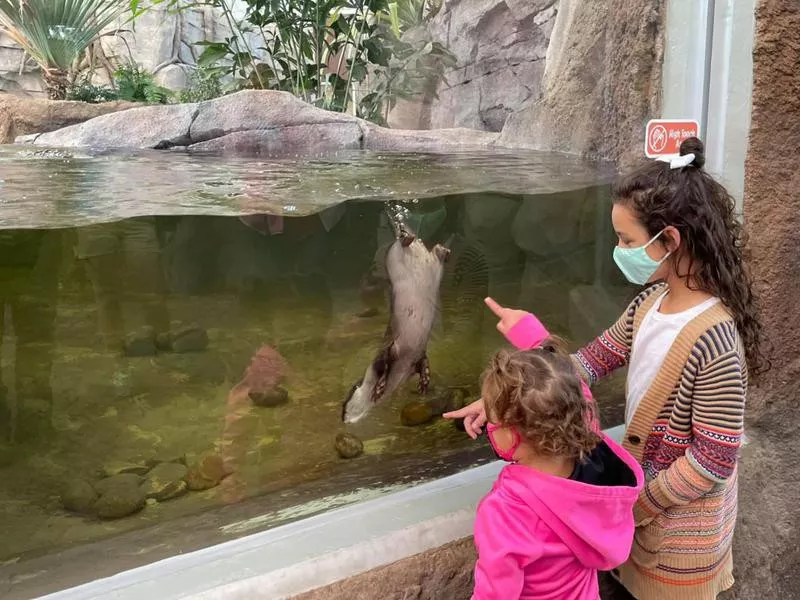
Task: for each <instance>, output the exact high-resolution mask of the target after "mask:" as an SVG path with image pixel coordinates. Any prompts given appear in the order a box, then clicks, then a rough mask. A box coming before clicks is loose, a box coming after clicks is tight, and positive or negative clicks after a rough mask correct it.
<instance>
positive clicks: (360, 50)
mask: <svg viewBox="0 0 800 600" xmlns="http://www.w3.org/2000/svg"><path fill="white" fill-rule="evenodd" d="M188 1H189V0H151V5H158V4H160V5H162V6H167V7H169V8H172V9H175V10H181V9H182V8H186V7H187V6H190V5H189V4H186V3H185V2H188ZM198 1H199V2H201V3H203V4H205V5H210V6H213V7H215V8H217V9H219V10H220V11H221V12H222V14H223V15H224V17H225V18H226V19H227V22H228V25H229V27H230V30H231V35H230V36H229V37H227V38H226V39H224V40H223V41H221V42H202V43H201V45H202V46H204V50H203V53H202V54H201V56H200V58H199V59H198V64H199V65H200V66H201V67H203V68H213V69H216V70H217V72H220V73H222V74H224V75H225V76H226V77H228V78H229V79H230V80H231V81H232V82H233V83H232V85H233V87H234V89H236V88H260V89H275V90H283V91H288V92H291V93H293V94H295V95H296V96H298V97H300V98H303V99H304V100H306V101H308V102H311V103H314V104H316V105H317V106H321V107H323V108H327V109H329V110H335V111H341V112H344V111H347V110H352V111H353V112H355V113H356V114H359V115H361V116H363V117H365V118H368V119H371V120H375V121H377V122H385V120H386V114H387V112H388V110H389V109H390V108H391V107H392V106H394V104H395V103H396V102H397V100H398V99H400V98H406V97H410V96H412V95H414V94H416V93H419V90H420V89H421V84H422V83H423V82H425V81H428V80H429V79H430V77H442V76H443V73H444V70H445V69H446V67H447V66H449V65H452V64H454V59H453V57H452V55H450V54H449V52H447V50H446V49H445V48H444V47H443V46H441V45H440V44H429V43H427V42H426V41H418V42H411V41H404V40H403V39H402V38H403V35H404V33H405V32H406V31H407V30H408V29H410V28H412V27H415V26H418V25H420V24H422V23H424V22H425V21H427V20H429V19H430V18H432V16H433V15H435V14H436V12H437V11H438V10H439V9H440V8H441V5H442V0H395V1H390V0H245V4H246V6H247V10H246V12H245V14H244V17H243V18H240V19H238V20H237V19H236V18H235V16H234V14H233V13H232V11H231V9H230V5H229V2H230V0H198ZM130 2H131V9H132V10H133V11H134V12H135V13H136V14H140V13H141V11H143V10H147V8H146V7H144V5H143V4H142V3H141V2H140V0H130ZM254 38H255V39H257V40H259V43H258V44H256V46H257V47H253V45H252V44H250V43H249V41H248V40H252V39H254ZM364 88H366V89H369V93H368V94H367V95H366V96H365V97H364V98H362V99H361V100H358V99H357V98H355V96H356V95H357V94H356V92H358V93H363V92H362V90H363V89H364Z"/></svg>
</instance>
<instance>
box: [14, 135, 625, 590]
mask: <svg viewBox="0 0 800 600" xmlns="http://www.w3.org/2000/svg"><path fill="white" fill-rule="evenodd" d="M157 156H159V157H160V158H159V159H158V160H156V158H155V157H154V156H150V155H147V154H144V155H137V156H128V157H124V156H89V155H86V156H77V157H76V156H63V155H50V154H46V155H29V154H20V153H19V152H17V151H13V152H12V151H4V153H3V154H2V161H3V163H2V164H3V167H4V180H5V181H4V188H3V191H4V194H5V195H4V203H3V206H2V213H0V214H2V222H3V227H4V229H2V230H1V231H0V298H2V301H3V304H2V307H3V308H2V313H0V315H2V332H3V346H2V381H3V388H2V398H1V400H0V411H2V412H0V425H2V428H3V429H2V436H3V437H2V442H0V476H2V480H3V486H2V487H1V488H0V534H1V535H0V537H2V540H3V544H2V547H0V564H3V565H4V570H5V571H6V572H7V573H8V574H9V575H8V577H9V579H8V582H9V585H13V594H17V595H19V596H20V597H23V596H25V595H31V594H41V593H44V592H46V591H52V590H54V589H57V588H59V587H65V586H68V585H73V584H77V583H81V582H84V581H87V580H90V579H94V578H97V577H100V576H104V575H109V574H112V573H114V572H118V571H121V570H123V569H126V568H131V567H134V566H137V565H140V564H144V563H147V562H152V561H153V560H157V559H159V558H164V557H167V556H170V555H174V554H177V553H180V552H186V551H190V550H193V549H196V548H200V547H204V546H208V545H211V544H213V543H218V542H220V541H226V540H230V539H232V538H234V537H236V536H241V535H245V534H248V533H252V532H254V531H257V530H260V529H264V528H269V527H274V526H276V525H279V524H282V523H286V522H289V521H291V520H295V519H298V518H302V517H305V516H309V515H312V514H315V513H319V512H322V511H325V510H329V509H331V508H335V507H338V506H342V505H345V504H348V503H351V502H355V501H358V500H362V499H366V498H369V497H373V496H375V495H379V494H383V493H386V492H389V491H391V490H395V489H399V488H400V487H402V486H407V485H412V484H414V483H418V482H421V481H425V480H428V479H432V478H436V477H441V476H443V475H447V474H450V473H454V472H457V471H459V470H462V469H465V468H468V467H470V466H474V465H478V464H481V463H485V462H487V461H491V460H493V459H494V456H493V454H492V453H491V451H490V449H489V448H488V446H487V444H486V443H485V442H484V441H479V442H477V443H476V442H472V441H471V440H470V439H469V438H468V437H467V436H466V435H464V433H463V432H462V431H461V430H459V429H458V428H457V426H455V425H454V424H453V423H452V422H450V421H446V420H443V419H441V418H440V416H439V415H440V414H441V413H442V411H444V410H446V409H450V408H456V407H459V406H461V405H463V404H464V403H466V402H469V401H471V400H473V399H476V398H477V397H478V392H479V388H478V376H479V374H480V372H481V371H482V369H483V366H484V365H485V363H486V360H487V358H488V357H489V356H490V354H491V353H492V352H494V351H496V350H497V349H498V348H500V347H502V346H503V344H504V341H503V339H502V338H501V336H500V335H499V334H498V333H497V331H496V329H495V321H494V318H493V317H492V315H491V313H489V312H488V311H487V310H486V309H485V307H484V305H483V298H484V297H486V296H487V295H491V296H493V297H494V298H496V299H497V300H498V301H500V302H501V303H504V304H508V305H514V306H519V307H524V308H527V309H530V310H532V311H534V312H536V313H537V314H538V315H539V317H540V318H541V319H542V320H543V321H544V322H545V323H546V324H548V326H549V327H550V329H551V330H552V331H553V332H554V333H559V334H561V335H564V336H566V337H567V338H569V339H571V340H573V341H574V342H575V343H576V344H577V343H584V342H586V341H588V338H589V336H591V335H596V334H597V332H599V331H600V330H601V329H602V327H603V326H606V325H608V324H609V323H610V322H611V321H612V320H613V319H614V318H616V316H617V311H618V310H619V307H620V306H622V305H624V302H625V300H626V299H627V298H628V297H630V296H631V289H630V288H629V287H628V286H627V285H625V284H624V283H623V281H622V279H621V276H619V275H618V273H617V271H616V269H614V268H612V267H613V263H612V261H611V249H612V246H613V232H612V231H611V227H610V219H609V214H610V199H609V192H608V185H607V182H608V175H609V174H608V173H606V172H604V171H603V170H602V169H600V168H598V167H597V166H596V165H590V164H585V163H579V162H577V161H575V160H573V159H568V158H565V157H563V156H554V155H540V154H517V155H515V156H513V157H511V156H507V155H502V154H496V155H492V154H484V155H455V156H451V157H447V158H444V157H434V156H424V155H416V156H403V155H384V156H376V155H366V154H364V155H358V156H340V157H339V158H337V159H336V160H328V161H317V162H315V163H311V164H300V163H295V162H283V163H279V162H273V163H254V162H252V161H251V162H245V161H233V160H230V161H224V162H223V161H219V160H218V159H216V160H214V161H213V162H212V161H210V160H208V161H205V160H203V159H195V160H193V161H188V160H187V159H186V157H185V156H184V155H179V154H178V155H175V156H176V158H175V162H171V159H170V161H165V160H164V159H163V155H157ZM398 206H399V207H401V208H404V209H405V210H406V211H407V213H406V222H407V224H408V225H409V226H410V227H411V228H412V229H413V230H414V231H415V232H416V233H417V234H418V235H419V236H420V237H421V238H422V239H423V240H424V241H425V243H426V244H428V245H429V246H432V245H433V244H434V243H441V244H444V245H445V246H447V247H448V248H449V249H450V251H451V254H450V257H449V260H448V261H447V262H446V263H445V266H444V275H443V279H442V283H441V286H440V289H439V293H438V294H436V293H433V294H432V295H429V297H425V298H422V299H420V300H419V306H420V310H425V311H430V312H431V314H432V315H433V316H434V317H435V321H434V326H433V331H432V334H431V338H430V342H429V344H428V352H427V354H428V357H429V362H430V373H431V386H430V389H429V391H428V392H427V394H425V395H423V396H421V395H419V393H418V391H417V382H418V377H417V376H416V375H411V376H410V377H409V378H408V380H407V381H406V382H405V383H404V385H402V386H401V387H400V389H398V391H397V392H395V393H394V394H393V397H392V398H391V399H390V400H389V401H386V402H384V403H381V404H379V405H378V406H376V407H375V408H374V409H373V410H371V411H370V412H369V413H368V414H367V415H366V416H365V417H364V418H363V419H362V420H361V421H359V422H358V423H356V424H353V425H345V424H343V423H342V404H343V402H344V400H345V399H346V398H347V396H348V393H349V392H350V390H351V389H352V387H353V385H354V384H355V383H356V382H357V381H358V380H359V378H361V377H362V376H363V375H364V373H365V370H366V369H367V367H368V366H369V365H370V363H371V362H372V361H373V360H374V359H375V357H376V355H377V354H378V352H379V350H380V348H381V345H382V342H383V339H384V333H385V331H386V327H387V324H388V323H389V309H390V303H389V296H390V292H391V285H390V282H389V281H388V279H387V273H386V250H387V248H388V247H389V245H391V244H392V243H394V232H393V229H392V227H391V225H390V220H389V217H388V216H387V215H388V214H389V213H390V212H391V211H393V210H395V209H397V207H398ZM256 211H259V212H256ZM245 212H247V213H254V214H249V215H247V216H241V217H240V216H236V215H237V214H238V215H240V214H242V213H245ZM268 213H269V214H268ZM420 293H422V292H420ZM400 325H401V327H411V326H412V325H410V324H409V323H408V322H402V320H401V323H400ZM622 381H623V379H622V378H621V377H619V376H618V377H616V378H614V379H612V380H610V381H609V382H606V383H604V384H603V387H600V388H598V400H599V402H600V405H601V412H602V417H603V424H604V425H605V426H612V425H617V424H619V423H621V421H622V407H623V394H622V389H621V385H622ZM343 433H347V434H349V435H350V436H352V437H349V438H347V439H344V440H342V439H339V441H338V442H337V436H338V435H339V434H343ZM351 454H357V456H355V457H352V458H342V455H344V456H350V455H351ZM10 589H11V588H10Z"/></svg>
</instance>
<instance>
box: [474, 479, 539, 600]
mask: <svg viewBox="0 0 800 600" xmlns="http://www.w3.org/2000/svg"><path fill="white" fill-rule="evenodd" d="M534 526H535V524H533V523H526V522H523V520H522V519H519V518H518V516H517V515H513V514H510V513H509V512H508V511H507V510H506V507H505V505H504V503H503V502H502V500H500V499H499V498H498V497H497V496H495V495H493V494H490V495H489V496H487V497H486V498H485V499H484V500H483V502H481V504H480V506H478V513H477V515H476V517H475V546H476V548H477V550H478V562H477V563H475V588H474V590H473V593H472V600H517V599H518V598H519V597H520V594H521V593H522V588H523V585H524V579H525V573H524V568H525V566H526V565H529V564H530V563H532V562H533V561H535V560H537V559H538V558H539V556H540V555H541V547H540V546H539V545H538V543H532V540H531V532H532V531H533V530H534V529H535V527H534ZM523 548H524V550H523Z"/></svg>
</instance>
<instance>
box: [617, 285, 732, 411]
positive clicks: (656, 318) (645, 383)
mask: <svg viewBox="0 0 800 600" xmlns="http://www.w3.org/2000/svg"><path fill="white" fill-rule="evenodd" d="M666 295H667V294H666V293H665V294H662V296H661V297H660V298H659V299H658V300H656V303H655V304H654V305H653V306H652V307H651V308H650V310H649V311H647V314H646V315H645V316H644V319H642V324H641V325H640V326H639V331H638V332H637V333H636V340H635V342H634V344H633V348H632V349H631V358H630V362H629V363H628V393H627V397H626V402H625V425H626V426H627V425H629V424H630V422H631V419H632V418H633V414H634V412H636V407H637V406H639V403H640V402H641V401H642V398H644V395H645V394H646V393H647V390H649V389H650V385H651V384H652V383H653V380H654V379H655V378H656V375H657V374H658V370H659V369H660V368H661V365H662V364H663V363H664V360H665V359H666V358H667V353H668V352H669V350H670V348H671V347H672V344H673V343H674V342H675V340H676V339H677V337H678V334H679V333H680V332H681V330H682V329H683V328H684V327H685V326H686V325H687V324H688V323H689V321H691V320H692V319H694V318H695V317H696V316H698V315H699V314H700V313H702V312H704V311H705V310H707V309H709V308H711V307H712V306H714V305H715V304H716V303H717V302H719V298H709V299H708V300H706V301H705V302H703V303H701V304H698V305H697V306H695V307H693V308H690V309H688V310H684V311H683V312H679V313H675V314H672V315H665V314H663V313H661V312H659V310H660V308H661V302H662V301H663V300H664V297H665V296H666Z"/></svg>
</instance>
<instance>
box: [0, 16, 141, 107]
mask: <svg viewBox="0 0 800 600" xmlns="http://www.w3.org/2000/svg"><path fill="white" fill-rule="evenodd" d="M125 6H126V5H125V2H124V0H0V24H2V25H3V26H4V27H5V28H6V30H7V31H8V34H9V35H10V36H11V37H12V38H13V39H14V41H16V42H17V43H18V44H19V45H20V46H21V47H22V48H23V49H24V50H25V52H27V53H28V54H29V55H30V56H31V57H32V58H33V60H34V61H36V63H37V64H38V65H39V67H40V68H41V70H42V76H43V77H44V81H45V85H46V87H47V94H48V96H49V97H50V98H52V99H55V100H60V99H63V98H64V97H65V96H66V94H67V89H68V87H69V82H70V75H71V72H70V71H71V68H72V65H73V63H74V62H75V59H76V58H77V57H78V55H79V54H80V53H81V52H83V51H84V50H85V49H86V47H87V46H88V45H89V44H90V43H92V41H93V40H95V39H97V37H98V36H99V35H100V33H101V32H102V31H103V29H105V28H106V27H107V26H108V25H110V24H111V23H113V22H114V21H115V20H116V19H117V18H118V17H119V16H120V15H121V14H122V13H123V11H124V10H125Z"/></svg>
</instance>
